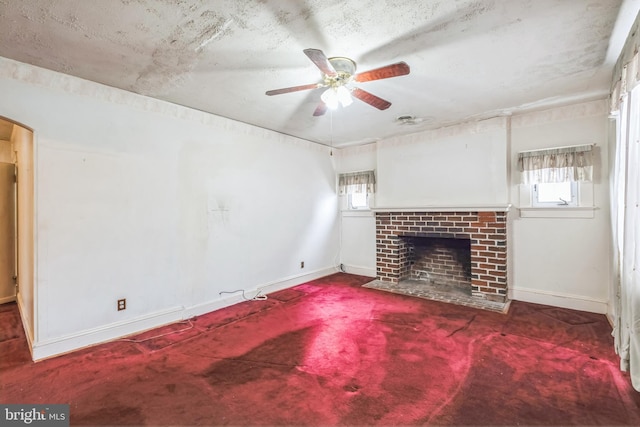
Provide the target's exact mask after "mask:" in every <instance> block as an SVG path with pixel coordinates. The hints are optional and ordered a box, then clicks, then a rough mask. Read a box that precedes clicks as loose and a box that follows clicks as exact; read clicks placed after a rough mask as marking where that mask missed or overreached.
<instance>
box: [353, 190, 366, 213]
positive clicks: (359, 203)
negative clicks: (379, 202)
mask: <svg viewBox="0 0 640 427" xmlns="http://www.w3.org/2000/svg"><path fill="white" fill-rule="evenodd" d="M349 205H350V206H349V207H350V208H351V209H363V208H366V207H367V193H365V192H362V193H351V194H349Z"/></svg>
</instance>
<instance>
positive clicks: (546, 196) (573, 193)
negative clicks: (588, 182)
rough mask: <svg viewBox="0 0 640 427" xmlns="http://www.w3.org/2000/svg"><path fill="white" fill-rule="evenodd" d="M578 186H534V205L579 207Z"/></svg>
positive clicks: (564, 184) (559, 183)
mask: <svg viewBox="0 0 640 427" xmlns="http://www.w3.org/2000/svg"><path fill="white" fill-rule="evenodd" d="M577 193H578V185H577V183H576V182H575V181H573V182H553V183H542V184H534V186H533V200H532V202H533V203H532V205H533V206H535V207H551V206H577V204H578V203H577V201H578V197H577Z"/></svg>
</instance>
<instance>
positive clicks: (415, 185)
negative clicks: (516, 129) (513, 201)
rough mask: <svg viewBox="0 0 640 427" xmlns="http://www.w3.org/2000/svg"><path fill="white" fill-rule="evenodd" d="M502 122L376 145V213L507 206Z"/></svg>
mask: <svg viewBox="0 0 640 427" xmlns="http://www.w3.org/2000/svg"><path fill="white" fill-rule="evenodd" d="M507 126H508V119H507V118H506V117H497V118H493V119H488V120H484V121H478V122H470V123H464V124H460V125H456V126H450V127H447V128H442V129H437V130H433V131H428V132H422V133H418V134H414V135H410V136H403V137H398V138H393V139H389V140H385V141H381V142H379V143H378V157H377V158H378V165H377V170H378V181H379V184H378V192H377V194H376V206H377V207H390V208H397V207H427V206H436V207H457V206H475V207H479V206H491V205H500V206H502V207H504V206H506V204H507V185H506V182H507V162H506V158H507V154H506V153H507V148H508V144H507V130H508V129H507Z"/></svg>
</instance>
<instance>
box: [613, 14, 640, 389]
mask: <svg viewBox="0 0 640 427" xmlns="http://www.w3.org/2000/svg"><path fill="white" fill-rule="evenodd" d="M639 47H640V14H639V15H638V16H637V17H636V20H635V23H634V24H633V27H632V28H631V31H630V32H629V37H627V41H626V42H625V45H624V48H623V50H622V53H621V54H620V57H619V58H618V61H617V63H616V66H615V68H614V72H613V82H612V86H611V98H610V101H611V117H612V118H614V119H615V121H616V139H615V141H612V143H613V144H615V145H614V147H613V148H614V154H613V159H614V165H613V170H612V171H610V183H611V227H612V230H611V231H612V237H613V256H612V261H613V262H612V265H613V277H612V280H613V291H612V293H611V296H612V299H613V310H612V311H613V312H612V315H613V337H614V343H615V349H616V353H617V354H618V356H619V357H620V369H622V370H623V371H628V372H629V374H630V377H631V383H632V384H633V387H634V388H635V389H636V390H637V391H640V207H639V206H640V59H639V56H638V50H639Z"/></svg>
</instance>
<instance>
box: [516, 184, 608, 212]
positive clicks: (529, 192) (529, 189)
mask: <svg viewBox="0 0 640 427" xmlns="http://www.w3.org/2000/svg"><path fill="white" fill-rule="evenodd" d="M534 197H535V196H534V184H520V185H519V202H518V203H519V211H520V218H593V217H594V215H595V209H596V208H595V206H594V199H593V182H577V183H576V204H575V206H567V205H558V204H549V205H546V206H535V205H534V203H533V202H534Z"/></svg>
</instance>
